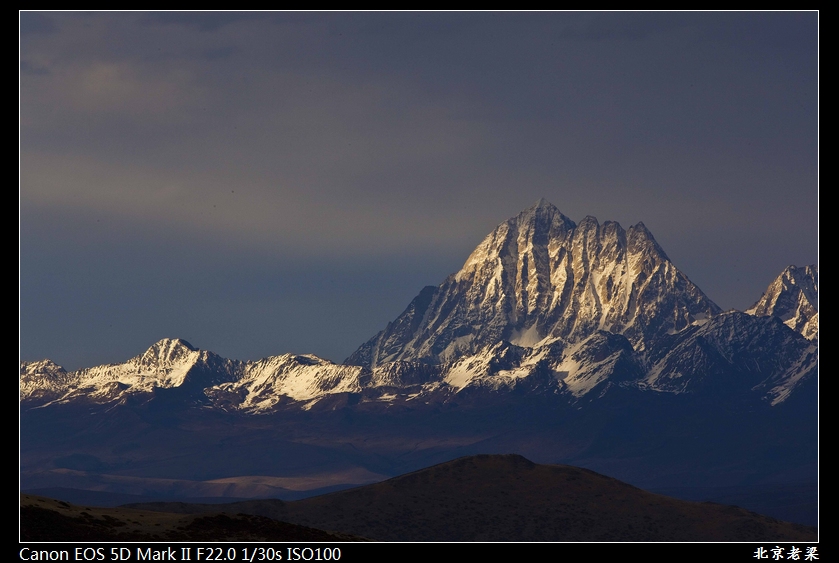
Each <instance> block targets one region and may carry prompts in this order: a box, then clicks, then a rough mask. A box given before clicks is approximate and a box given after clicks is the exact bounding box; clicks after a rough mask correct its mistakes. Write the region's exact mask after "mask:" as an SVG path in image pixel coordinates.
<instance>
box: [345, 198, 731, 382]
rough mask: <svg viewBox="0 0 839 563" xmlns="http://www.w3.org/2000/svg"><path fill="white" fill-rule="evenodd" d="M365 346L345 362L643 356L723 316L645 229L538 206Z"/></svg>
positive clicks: (490, 238) (504, 226)
mask: <svg viewBox="0 0 839 563" xmlns="http://www.w3.org/2000/svg"><path fill="white" fill-rule="evenodd" d="M423 291H424V294H423V295H424V296H423V297H422V298H420V297H419V296H418V298H417V299H415V300H414V302H412V304H411V306H409V307H408V309H406V311H405V312H404V313H403V314H402V315H400V317H399V318H397V319H396V320H395V321H394V322H393V323H390V324H389V325H388V327H387V328H386V329H385V330H384V331H382V332H381V333H379V334H378V335H376V336H375V337H374V338H373V339H371V340H370V341H368V342H367V343H365V344H363V345H362V346H361V347H360V348H359V350H358V351H356V353H354V354H353V355H352V356H350V358H348V359H347V363H351V364H355V363H357V364H358V365H365V366H368V367H371V368H375V367H376V366H377V365H382V364H383V363H387V362H390V361H394V360H419V361H423V362H426V363H432V364H435V363H444V362H448V361H451V360H455V359H457V358H458V357H461V356H463V355H465V354H466V355H468V354H474V353H476V352H477V351H478V350H480V349H483V348H485V347H486V346H492V345H493V344H495V343H497V342H502V341H503V342H510V343H512V344H516V345H521V346H526V347H532V346H536V345H538V343H539V342H541V341H543V340H546V339H547V340H556V339H560V340H563V341H565V342H567V343H575V342H579V341H581V340H583V339H585V338H587V337H589V336H590V335H592V334H594V333H595V332H597V331H601V330H605V331H608V332H614V333H617V334H622V335H624V336H625V337H626V338H628V339H629V341H630V342H631V343H632V345H633V346H635V347H636V348H637V349H639V350H642V349H645V348H646V346H647V345H648V344H649V342H648V341H649V340H650V339H652V338H655V337H657V336H660V335H664V334H672V333H674V332H678V331H681V330H683V329H684V328H686V327H688V326H690V325H691V324H692V323H693V322H694V321H696V320H697V319H705V318H708V317H710V316H713V315H715V314H717V313H719V312H720V309H719V307H717V305H715V304H714V303H713V302H712V301H711V300H709V299H708V298H707V297H706V296H705V295H704V294H703V293H702V291H701V290H699V288H697V287H696V286H695V285H693V284H692V283H691V282H690V280H688V279H687V277H686V276H685V275H684V274H682V273H681V272H679V271H678V270H677V269H676V268H675V266H673V264H672V263H671V262H670V261H669V259H668V258H667V255H666V254H664V251H663V250H662V249H661V247H659V245H658V243H657V242H656V241H655V239H654V238H653V237H652V234H650V232H649V231H648V230H647V228H646V226H644V225H643V223H639V224H638V225H635V226H634V227H630V229H629V231H624V229H623V228H622V227H621V226H620V225H619V224H618V223H615V222H613V221H607V222H606V223H604V224H603V225H602V226H601V225H600V224H599V223H598V221H597V219H596V218H594V217H591V216H589V217H586V218H585V219H583V220H582V221H581V222H580V224H579V225H577V224H575V223H574V222H573V221H572V220H571V219H569V218H568V217H566V216H564V215H563V214H562V213H561V212H560V211H559V209H558V208H557V207H556V206H554V205H553V204H551V203H549V202H548V201H546V200H545V199H544V198H543V199H540V200H539V201H538V202H536V203H535V204H534V205H532V206H531V207H529V208H528V209H525V210H524V211H522V212H521V213H519V214H518V215H516V216H515V217H512V218H510V219H508V220H507V221H505V222H503V223H501V224H500V225H498V227H496V228H495V229H494V230H493V231H492V232H491V233H490V234H489V235H487V236H486V237H485V238H484V240H483V241H481V243H480V244H479V245H478V246H477V248H475V250H474V251H473V252H472V253H471V254H470V256H469V258H468V259H467V260H466V262H465V264H464V265H463V267H462V268H461V269H460V271H459V272H457V273H456V274H454V275H452V276H449V278H447V279H446V280H445V281H444V282H443V283H442V284H441V285H440V286H438V287H437V288H436V289H435V290H433V291H430V292H429V291H428V290H427V289H426V290H423Z"/></svg>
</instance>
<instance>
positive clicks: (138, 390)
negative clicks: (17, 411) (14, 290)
mask: <svg viewBox="0 0 839 563" xmlns="http://www.w3.org/2000/svg"><path fill="white" fill-rule="evenodd" d="M45 362H48V364H45ZM35 364H38V365H42V364H43V365H49V364H52V362H50V361H49V360H45V361H44V362H36V363H34V364H26V365H28V366H32V365H35ZM52 365H55V364H52ZM29 369H31V368H29ZM23 371H24V364H21V400H24V399H34V398H35V397H36V395H37V394H36V393H35V391H36V389H35V385H33V384H34V383H35V381H36V380H32V383H29V384H27V385H26V386H24V374H23ZM61 371H62V372H63V371H64V370H63V369H62V370H61ZM238 371H239V365H238V363H237V362H234V361H232V360H226V359H223V358H220V357H219V356H217V355H216V354H213V353H212V352H207V351H202V350H198V349H196V348H194V347H192V345H190V344H189V343H188V342H186V341H185V340H181V339H177V338H176V339H171V338H165V339H163V340H160V341H158V342H156V343H154V344H153V345H152V346H151V347H149V349H148V350H146V351H145V352H144V353H142V354H140V355H139V356H135V357H134V358H131V359H130V360H128V361H126V362H124V363H121V364H107V365H102V366H96V367H92V368H85V369H81V370H78V371H75V372H72V373H69V374H66V375H63V376H60V375H59V376H55V375H53V376H51V377H49V378H47V379H46V380H45V383H44V385H45V386H47V387H45V388H49V389H50V390H51V391H52V394H53V398H52V400H54V401H55V402H59V403H62V402H69V401H71V400H73V399H76V398H83V399H85V400H89V401H93V402H110V401H118V400H121V399H123V398H125V397H126V396H128V395H133V394H149V393H153V392H154V391H155V390H157V389H172V388H178V387H183V386H184V385H185V383H187V380H188V378H190V377H191V376H194V377H195V378H196V379H197V381H195V384H196V385H197V386H198V387H199V388H201V387H203V386H204V385H208V384H212V383H214V382H215V381H217V380H220V379H224V380H230V379H233V378H237V377H238ZM65 373H66V372H65ZM27 377H28V378H30V379H31V376H29V375H28V374H27ZM24 391H26V394H24Z"/></svg>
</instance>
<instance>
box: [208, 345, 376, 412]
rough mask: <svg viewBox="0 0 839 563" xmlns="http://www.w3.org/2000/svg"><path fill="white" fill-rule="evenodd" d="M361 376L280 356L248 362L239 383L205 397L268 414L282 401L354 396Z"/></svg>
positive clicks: (310, 358)
mask: <svg viewBox="0 0 839 563" xmlns="http://www.w3.org/2000/svg"><path fill="white" fill-rule="evenodd" d="M364 375H366V374H365V370H363V369H362V368H361V367H358V366H342V365H337V364H333V363H332V362H330V361H328V360H324V359H321V358H318V357H317V356H314V355H304V356H297V355H294V354H284V355H282V356H272V357H270V358H265V359H262V360H259V361H256V362H249V363H247V364H246V366H245V368H244V371H243V375H242V377H241V379H239V380H238V381H235V382H228V383H222V384H220V385H217V386H213V387H210V388H208V389H206V390H205V393H206V394H207V396H208V397H210V398H211V399H215V400H216V402H222V403H224V404H225V405H226V406H228V407H232V408H236V409H239V410H244V411H248V412H254V413H258V412H265V411H270V410H272V409H273V408H274V407H276V406H277V405H278V404H279V403H280V402H281V401H283V400H284V399H285V400H288V399H291V400H293V401H310V400H312V399H319V398H321V397H323V396H324V395H327V394H332V393H357V392H359V391H361V389H362V387H363V383H362V381H361V379H362V377H363V376H364ZM367 379H369V375H368V376H367Z"/></svg>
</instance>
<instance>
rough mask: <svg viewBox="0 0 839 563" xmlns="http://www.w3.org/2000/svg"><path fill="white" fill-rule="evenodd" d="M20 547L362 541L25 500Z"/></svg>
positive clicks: (211, 518) (241, 519)
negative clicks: (34, 543) (45, 544)
mask: <svg viewBox="0 0 839 563" xmlns="http://www.w3.org/2000/svg"><path fill="white" fill-rule="evenodd" d="M20 539H21V541H39V542H45V541H121V542H123V541H164V540H168V541H225V542H243V541H248V542H253V541H256V542H260V541H302V542H309V541H312V542H335V541H363V540H362V538H358V537H353V536H348V535H346V534H331V533H328V532H324V531H323V530H317V529H314V528H308V527H306V526H298V525H296V524H289V523H287V522H278V521H276V520H273V519H271V518H267V517H265V516H259V515H254V514H223V513H221V512H220V511H217V512H216V513H211V514H208V513H203V514H196V515H191V514H171V513H165V512H151V511H144V510H135V509H130V508H96V507H86V506H85V507H82V506H76V505H72V504H69V503H66V502H63V501H58V500H53V499H49V498H45V497H38V496H34V495H24V494H22V495H20Z"/></svg>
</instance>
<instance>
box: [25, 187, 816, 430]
mask: <svg viewBox="0 0 839 563" xmlns="http://www.w3.org/2000/svg"><path fill="white" fill-rule="evenodd" d="M817 282H818V275H817V270H816V268H815V266H808V267H805V268H795V267H794V266H791V267H789V268H787V269H786V270H785V271H784V272H783V273H782V274H781V276H779V277H778V279H776V280H775V281H774V282H773V283H772V284H771V285H770V287H769V288H768V289H767V291H766V292H765V293H764V295H763V297H761V299H760V300H759V301H758V302H757V303H756V304H755V305H754V306H753V307H752V308H750V309H749V310H748V311H747V313H748V314H746V313H741V312H737V311H730V312H727V313H721V312H720V310H719V307H717V306H716V305H715V304H714V303H713V302H712V301H710V300H709V299H708V298H707V297H706V296H705V295H704V294H703V293H702V291H701V290H699V288H697V287H696V286H695V285H694V284H693V283H691V282H690V280H689V279H688V278H687V277H686V276H685V275H684V274H682V273H681V272H680V271H679V270H678V269H677V268H676V267H675V266H674V265H673V264H672V263H671V262H670V260H669V259H668V257H667V255H666V254H665V253H664V251H663V250H662V249H661V247H660V246H659V245H658V243H657V242H656V241H655V239H654V238H653V236H652V234H650V232H649V231H648V230H647V229H646V227H645V226H644V225H643V223H639V224H637V225H635V226H632V227H630V228H629V229H627V230H624V229H623V228H622V227H621V226H620V225H619V224H617V223H615V222H610V221H607V222H606V223H604V224H602V225H601V224H599V223H598V221H597V220H596V219H595V218H593V217H586V218H585V219H583V220H582V221H581V222H580V223H579V225H578V224H575V223H574V222H573V221H571V220H570V219H568V218H567V217H565V216H564V215H563V214H562V213H560V211H559V210H558V209H557V208H556V207H554V206H553V205H551V204H550V203H548V202H547V201H545V200H540V201H539V202H538V203H536V204H535V205H534V206H532V207H530V208H529V209H527V210H525V211H523V212H522V213H520V214H519V215H517V216H516V217H513V218H511V219H509V220H508V221H506V222H504V223H502V224H501V225H499V226H498V227H497V228H496V229H495V230H494V231H493V232H492V233H490V234H489V235H488V236H487V237H486V238H485V239H484V240H483V241H482V242H481V243H480V244H479V245H478V247H477V248H476V249H475V250H474V251H473V252H472V253H471V254H470V256H469V257H468V258H467V260H466V262H465V263H464V265H463V268H461V269H460V271H458V272H457V273H455V274H453V275H451V276H449V277H448V278H447V279H446V280H445V281H444V282H443V283H442V284H440V286H438V287H434V286H428V287H426V288H424V289H423V290H422V291H421V292H420V293H419V295H417V297H415V298H414V300H413V301H412V302H411V303H410V304H409V305H408V307H407V308H406V309H405V311H404V312H403V313H402V314H401V315H400V316H399V317H398V318H397V319H395V320H394V321H393V322H391V323H388V325H387V327H386V328H385V330H383V331H382V332H380V333H379V334H377V335H376V336H375V337H373V338H372V339H370V340H369V341H367V342H366V343H364V344H363V345H362V346H361V347H360V348H359V349H358V350H357V351H356V352H355V353H354V354H353V355H351V356H350V357H349V358H348V359H347V361H346V362H345V363H344V364H343V365H339V364H334V363H332V362H330V361H328V360H324V359H322V358H319V357H317V356H314V355H295V354H284V355H280V356H271V357H268V358H264V359H261V360H257V361H250V362H240V361H234V360H228V359H225V358H222V357H220V356H218V355H216V354H213V353H212V352H208V351H204V350H199V349H197V348H194V347H193V346H191V345H190V344H189V343H187V342H185V341H184V340H180V339H164V340H161V341H159V342H157V343H155V344H153V345H152V346H151V347H150V348H149V349H148V350H146V351H145V352H144V353H143V354H140V355H139V356H136V357H134V358H131V359H130V360H128V361H126V362H124V363H121V364H109V365H103V366H98V367H93V368H87V369H82V370H78V371H76V372H72V373H68V372H66V371H65V370H64V369H63V368H61V367H60V366H58V365H57V364H55V363H53V362H51V361H49V360H43V361H40V362H22V363H21V368H20V400H21V401H22V402H26V403H27V406H28V407H43V406H47V405H50V404H55V403H69V402H72V401H76V400H84V401H88V402H93V403H99V404H111V403H114V402H122V401H124V400H125V399H127V398H128V397H129V396H134V397H136V398H138V399H140V402H143V401H148V400H153V399H154V398H155V396H157V395H160V394H168V396H170V397H174V398H177V399H178V400H185V401H187V402H188V403H189V404H191V405H198V406H202V407H209V408H217V409H222V410H228V411H242V412H246V413H250V414H261V413H270V412H275V411H279V410H283V409H301V408H302V409H311V408H313V407H314V406H315V405H317V404H319V403H321V402H322V401H325V402H323V403H321V404H322V405H326V408H338V407H339V406H341V405H349V404H352V405H354V404H367V405H369V404H371V403H372V404H374V405H375V404H376V403H379V404H386V405H388V406H390V405H394V404H396V403H399V402H403V403H404V404H407V402H411V404H412V405H413V404H415V403H427V404H439V403H441V402H447V401H449V400H452V399H453V398H456V397H464V396H468V397H476V396H481V395H480V393H496V394H497V393H504V392H508V391H513V390H517V389H518V390H524V391H525V392H527V393H542V394H546V395H550V396H551V397H556V400H560V401H567V402H568V403H571V404H579V403H580V401H581V400H582V399H583V398H584V397H585V398H586V400H587V401H588V400H589V399H591V400H595V399H597V398H600V397H603V396H604V395H605V394H607V393H610V392H611V390H613V389H616V388H621V389H625V390H632V392H642V393H643V392H653V393H659V394H660V393H665V394H682V393H700V394H702V393H705V394H709V393H710V394H711V395H713V396H719V397H720V398H721V399H722V398H725V397H728V396H740V397H752V398H757V400H759V401H763V402H764V403H768V404H771V405H778V404H781V403H783V402H785V401H786V400H787V399H788V398H789V397H790V396H792V395H793V394H794V393H795V392H796V390H797V389H799V388H801V387H802V385H805V384H807V383H808V382H809V381H811V380H813V379H815V378H816V377H817V370H818V350H817V345H816V344H815V338H816V336H817V330H818V283H817ZM802 335H803V336H802ZM805 337H807V338H810V339H811V340H808V339H807V338H805ZM464 391H468V392H467V393H464ZM351 396H352V397H351ZM350 399H351V400H350ZM552 400H553V399H552ZM749 400H751V399H749ZM342 401H344V402H342Z"/></svg>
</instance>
